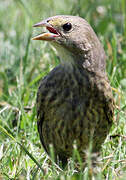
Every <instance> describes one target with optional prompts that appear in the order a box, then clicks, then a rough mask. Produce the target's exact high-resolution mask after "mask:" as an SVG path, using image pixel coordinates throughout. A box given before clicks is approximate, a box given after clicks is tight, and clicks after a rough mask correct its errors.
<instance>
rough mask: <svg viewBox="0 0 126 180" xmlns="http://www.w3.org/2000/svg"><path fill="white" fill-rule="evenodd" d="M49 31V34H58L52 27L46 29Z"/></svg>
mask: <svg viewBox="0 0 126 180" xmlns="http://www.w3.org/2000/svg"><path fill="white" fill-rule="evenodd" d="M46 28H47V29H48V31H49V32H51V33H53V34H58V32H57V31H56V30H55V29H54V28H52V27H46Z"/></svg>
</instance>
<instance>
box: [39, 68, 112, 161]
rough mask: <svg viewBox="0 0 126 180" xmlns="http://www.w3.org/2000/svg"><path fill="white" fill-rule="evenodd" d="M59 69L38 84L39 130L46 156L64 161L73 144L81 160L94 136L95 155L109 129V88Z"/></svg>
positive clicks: (86, 74) (94, 78)
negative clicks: (55, 155) (53, 156)
mask: <svg viewBox="0 0 126 180" xmlns="http://www.w3.org/2000/svg"><path fill="white" fill-rule="evenodd" d="M73 71H74V72H73V73H71V72H70V71H68V70H67V69H66V68H65V66H61V65H59V66H58V67H56V68H55V69H53V71H51V72H50V73H49V75H48V76H46V77H45V78H44V80H42V81H41V83H40V86H39V90H38V94H37V111H38V119H39V121H38V130H39V134H40V138H41V142H42V144H43V147H44V148H45V150H46V151H47V152H48V153H49V144H53V146H54V150H55V153H56V154H57V155H59V157H60V159H61V160H62V159H63V160H64V159H66V158H68V157H70V156H72V151H73V143H74V140H76V143H77V147H78V150H79V152H80V154H81V157H82V158H84V151H85V150H87V149H88V148H89V142H90V135H91V133H92V132H93V152H98V151H99V150H100V148H101V144H102V143H103V142H104V140H105V138H106V136H107V134H108V132H109V129H110V127H111V125H112V117H113V99H112V94H111V87H110V85H109V83H108V81H107V80H105V78H104V77H101V76H99V75H97V74H95V73H93V72H89V71H87V70H83V69H77V68H75V69H74V70H73Z"/></svg>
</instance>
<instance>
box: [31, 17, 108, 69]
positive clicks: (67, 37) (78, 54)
mask: <svg viewBox="0 0 126 180" xmlns="http://www.w3.org/2000/svg"><path fill="white" fill-rule="evenodd" d="M34 27H46V29H47V30H48V32H47V33H41V34H39V35H37V36H35V37H34V38H33V40H44V41H49V42H50V43H51V44H52V45H53V46H54V47H55V49H56V50H57V52H58V54H59V56H60V58H61V62H63V63H66V62H69V63H71V64H77V65H81V66H83V67H84V68H86V69H88V70H91V71H101V72H105V52H104V50H103V48H102V45H101V43H100V42H99V40H98V38H97V36H96V34H95V33H94V31H93V29H92V28H91V26H90V25H89V24H88V23H87V21H86V20H84V19H82V18H80V17H78V16H68V15H59V16H53V17H50V18H48V19H46V20H43V21H41V22H39V23H37V24H35V25H34Z"/></svg>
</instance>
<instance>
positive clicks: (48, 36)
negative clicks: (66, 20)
mask: <svg viewBox="0 0 126 180" xmlns="http://www.w3.org/2000/svg"><path fill="white" fill-rule="evenodd" d="M33 27H46V29H47V30H48V31H49V32H47V33H41V34H39V35H37V36H35V37H33V38H32V40H43V41H53V40H55V39H56V37H59V36H60V34H59V33H58V31H57V30H56V29H55V28H54V27H53V26H52V25H51V24H49V22H48V21H47V20H44V21H41V22H39V23H37V24H35V25H34V26H33Z"/></svg>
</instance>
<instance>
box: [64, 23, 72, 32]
mask: <svg viewBox="0 0 126 180" xmlns="http://www.w3.org/2000/svg"><path fill="white" fill-rule="evenodd" d="M71 28H72V25H71V23H66V24H64V25H63V29H64V30H65V31H69V30H71Z"/></svg>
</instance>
